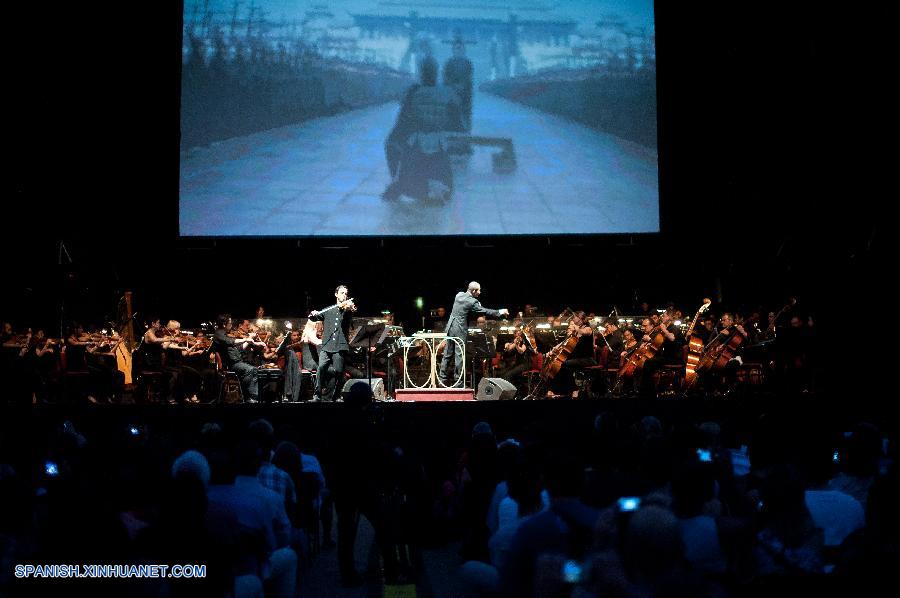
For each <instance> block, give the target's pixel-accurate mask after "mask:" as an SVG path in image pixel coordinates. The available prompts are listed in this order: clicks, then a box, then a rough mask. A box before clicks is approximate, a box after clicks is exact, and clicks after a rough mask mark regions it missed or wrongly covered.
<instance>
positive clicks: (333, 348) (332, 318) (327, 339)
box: [310, 307, 353, 353]
mask: <svg viewBox="0 0 900 598" xmlns="http://www.w3.org/2000/svg"><path fill="white" fill-rule="evenodd" d="M310 320H313V321H314V322H318V321H321V322H322V324H323V325H324V330H323V332H322V345H321V346H320V347H319V351H329V352H331V353H337V352H338V351H349V350H350V342H349V339H350V325H351V324H352V323H353V315H352V312H350V311H349V310H346V309H340V308H339V307H335V308H333V309H329V310H326V311H323V312H321V313H319V314H317V315H315V316H313V317H311V318H310Z"/></svg>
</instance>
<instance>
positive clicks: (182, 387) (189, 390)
mask: <svg viewBox="0 0 900 598" xmlns="http://www.w3.org/2000/svg"><path fill="white" fill-rule="evenodd" d="M165 334H166V338H168V339H169V340H167V341H164V342H163V345H162V347H163V351H165V356H166V358H165V365H164V370H165V371H167V372H171V373H172V376H173V377H174V379H175V392H174V395H173V396H172V397H170V399H169V403H171V404H174V403H192V404H195V405H196V404H197V403H199V402H200V398H199V397H198V396H197V395H198V394H199V393H200V389H201V384H202V382H203V377H202V375H201V374H200V372H199V371H197V370H196V369H195V368H194V367H193V366H192V365H190V363H189V362H188V358H189V357H193V356H196V355H199V354H203V353H206V351H205V349H197V348H196V347H195V346H194V345H195V344H196V341H192V340H191V339H188V338H186V337H185V336H184V335H183V334H182V333H181V323H180V322H179V321H177V320H169V322H168V323H167V324H166V328H165Z"/></svg>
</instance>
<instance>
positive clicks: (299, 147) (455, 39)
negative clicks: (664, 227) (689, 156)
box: [179, 0, 659, 237]
mask: <svg viewBox="0 0 900 598" xmlns="http://www.w3.org/2000/svg"><path fill="white" fill-rule="evenodd" d="M656 124H657V119H656V51H655V34H654V21H653V2H652V0H582V1H577V0H571V1H566V2H559V1H557V2H551V1H543V0H521V1H519V0H505V1H493V0H480V1H479V2H468V1H465V0H464V1H462V2H447V1H446V0H407V1H402V0H384V1H379V0H336V1H332V2H329V3H322V2H321V0H318V2H317V1H308V2H306V1H302V0H301V1H287V0H254V2H250V3H246V2H235V1H234V0H185V3H184V33H183V43H182V80H181V150H180V152H181V153H180V156H181V160H180V166H181V170H180V195H179V201H180V204H179V228H180V233H181V235H184V236H193V237H202V236H216V237H222V236H288V237H317V236H323V237H341V236H404V235H507V234H509V235H512V234H526V235H538V234H539V235H556V234H602V233H642V232H658V231H659V184H658V160H657V129H656Z"/></svg>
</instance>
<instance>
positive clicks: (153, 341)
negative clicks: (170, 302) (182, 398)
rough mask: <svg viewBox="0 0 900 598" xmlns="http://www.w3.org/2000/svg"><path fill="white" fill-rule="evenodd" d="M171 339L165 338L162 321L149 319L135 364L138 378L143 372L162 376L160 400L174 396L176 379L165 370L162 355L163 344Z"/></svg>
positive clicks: (173, 373)
mask: <svg viewBox="0 0 900 598" xmlns="http://www.w3.org/2000/svg"><path fill="white" fill-rule="evenodd" d="M171 340H172V339H171V337H169V336H166V333H165V329H164V328H163V325H162V321H161V320H160V319H159V318H158V317H156V316H151V317H150V324H149V326H148V328H147V331H146V332H144V336H143V338H142V339H141V344H140V347H139V350H138V356H137V359H136V362H135V363H136V364H138V376H139V377H140V376H141V373H143V372H155V373H159V374H161V376H162V383H163V388H164V389H165V391H164V396H163V397H162V400H164V401H165V400H169V399H172V398H173V397H174V396H175V384H176V382H177V378H176V376H175V372H174V371H173V370H169V369H166V367H165V362H164V359H163V354H164V353H165V351H164V349H163V344H165V343H167V342H169V341H171Z"/></svg>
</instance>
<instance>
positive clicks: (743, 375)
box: [0, 288, 814, 405]
mask: <svg viewBox="0 0 900 598" xmlns="http://www.w3.org/2000/svg"><path fill="white" fill-rule="evenodd" d="M346 295H347V293H346V289H345V288H339V291H338V292H337V293H335V298H336V299H337V302H336V303H335V304H334V305H332V306H330V307H327V308H324V309H322V310H319V311H314V312H312V313H311V314H310V315H309V316H308V317H307V318H285V319H283V320H279V319H270V318H266V317H265V312H264V310H263V309H262V308H260V309H258V310H257V312H256V314H255V315H256V316H257V317H256V318H255V319H250V318H244V319H239V320H236V322H238V325H237V326H236V327H234V326H233V324H232V320H231V318H230V317H226V318H224V319H223V317H220V319H219V321H218V326H217V327H215V329H214V328H213V327H212V326H211V325H209V324H204V325H202V326H198V327H195V328H193V329H190V330H184V329H183V328H182V325H181V323H180V322H179V321H178V320H174V319H172V320H168V321H167V323H166V325H163V324H162V320H160V319H159V318H157V317H155V316H153V317H150V318H148V319H149V321H148V322H147V324H146V326H145V330H144V332H143V334H142V335H140V336H136V337H135V338H137V339H138V342H137V343H136V346H134V347H131V346H129V343H127V342H126V339H125V338H124V337H123V334H121V329H120V330H117V329H116V327H115V326H111V327H109V328H99V329H98V328H90V329H85V327H83V326H81V325H80V324H77V323H72V325H71V326H70V329H69V330H70V331H69V334H68V335H67V336H66V337H65V338H62V339H59V338H51V337H48V336H47V334H46V333H45V331H44V330H43V329H37V330H36V331H32V329H31V328H29V327H23V328H22V329H16V328H15V327H14V326H13V323H12V322H10V321H6V322H3V324H2V330H0V337H2V349H3V359H2V367H3V369H4V373H9V372H13V373H14V372H19V373H21V375H20V376H18V377H17V378H16V382H15V384H14V391H13V395H14V396H16V397H19V399H20V400H22V401H23V402H31V403H49V402H53V401H56V400H63V399H70V400H82V399H83V400H86V401H87V402H89V403H113V402H119V401H121V400H122V397H123V396H124V395H125V394H126V392H125V391H126V385H125V383H124V380H125V379H131V378H132V377H133V379H134V384H133V385H132V384H129V385H128V389H131V388H132V387H134V388H135V389H137V390H135V391H133V392H132V393H131V394H132V396H133V397H134V400H135V401H136V402H160V403H166V404H172V405H193V404H208V403H215V402H216V400H217V398H218V397H220V393H219V390H220V389H219V387H220V385H221V384H222V372H223V371H226V370H227V371H233V372H235V373H236V374H237V376H238V377H239V379H240V381H241V384H242V388H243V396H244V397H245V400H246V401H247V402H253V401H256V400H258V398H259V395H260V386H261V385H262V383H263V379H265V380H267V381H271V380H275V381H276V382H277V384H276V386H273V388H274V389H275V390H274V391H273V392H270V393H267V395H273V396H272V397H270V398H269V399H267V400H272V401H277V402H290V403H296V402H305V401H308V400H310V399H312V398H321V397H325V398H326V400H329V399H330V398H335V397H338V396H339V394H338V393H339V391H340V389H341V388H342V387H343V382H344V381H345V380H347V379H349V378H353V377H360V376H361V375H362V374H361V372H365V371H366V358H367V355H366V353H367V352H368V351H371V352H372V358H373V359H374V360H375V361H376V363H377V364H378V367H377V368H373V369H377V370H383V371H380V372H378V375H379V376H383V377H385V378H386V380H385V382H386V383H389V386H390V388H388V393H387V394H388V396H391V393H392V392H393V391H394V390H395V389H396V388H397V387H400V386H401V385H402V384H404V383H405V382H404V380H405V377H404V375H403V370H404V368H405V367H406V364H405V363H404V359H403V351H400V350H398V343H397V341H398V340H402V338H404V337H406V332H405V331H404V330H403V329H402V327H398V326H394V325H393V324H388V320H387V319H385V318H383V317H381V316H375V317H366V316H362V315H360V316H357V306H356V304H355V303H354V300H353V299H352V298H349V297H347V296H346ZM715 307H716V306H715V305H712V301H711V300H709V299H705V300H704V301H703V303H702V305H701V308H700V309H699V310H698V311H697V312H696V313H693V315H691V312H690V311H688V310H685V312H682V311H681V310H679V309H676V308H675V307H674V306H671V305H670V306H667V307H666V308H665V309H658V310H654V309H652V308H651V307H650V306H649V305H648V306H647V308H646V309H648V311H649V313H647V314H646V315H645V316H642V315H640V314H636V315H633V316H631V315H624V314H619V313H618V310H615V309H614V311H613V312H611V313H610V315H609V316H607V317H602V316H599V317H598V316H596V315H595V314H594V313H586V312H585V311H575V310H571V309H568V308H567V309H566V310H563V312H561V313H559V314H550V315H540V313H539V311H540V310H538V309H537V308H535V307H534V306H533V305H531V304H529V305H527V306H526V308H527V309H523V310H522V311H519V312H518V317H512V316H510V315H509V312H508V310H502V311H503V313H502V314H501V313H497V314H495V315H496V316H498V319H496V320H490V319H488V320H486V319H484V318H483V317H481V318H480V319H479V320H478V321H477V322H476V321H475V319H474V315H475V314H473V319H472V321H470V322H469V325H471V326H473V328H471V329H469V330H468V335H469V337H470V339H469V340H470V341H471V339H472V338H474V337H473V335H481V337H482V339H486V340H487V341H488V342H487V344H485V343H484V341H482V342H481V345H479V346H482V345H484V346H487V347H489V348H490V349H489V350H490V351H491V352H492V353H489V354H488V355H487V356H486V357H485V356H484V355H481V354H480V353H479V355H478V361H477V363H476V362H475V361H474V357H473V361H472V363H469V364H466V365H465V367H464V368H462V369H464V370H466V371H465V373H464V378H465V380H464V382H463V384H464V385H466V386H467V387H470V388H472V387H474V386H475V385H476V384H477V381H478V378H480V377H482V376H494V377H498V378H503V379H505V380H508V381H509V382H511V383H512V384H513V385H515V386H516V388H517V389H518V392H517V395H516V396H517V398H519V399H532V400H534V399H547V398H554V397H563V396H565V397H570V398H628V397H649V398H654V397H659V396H674V395H679V396H706V397H716V396H728V395H730V394H732V393H733V392H734V391H735V390H736V389H739V388H741V387H742V385H743V386H746V385H747V384H757V385H759V384H790V385H793V386H792V387H793V388H797V389H804V388H807V387H808V386H809V383H810V373H809V370H810V367H811V366H810V361H811V356H810V355H811V352H810V348H809V339H810V338H811V336H812V333H813V325H814V324H813V321H812V319H811V318H809V317H808V316H807V317H802V316H800V315H799V311H798V310H797V308H796V300H795V299H792V300H791V302H789V303H788V305H786V306H785V307H782V308H781V309H773V310H771V311H765V310H762V309H757V310H752V311H748V312H746V313H734V312H730V311H719V315H715V314H714V313H713V310H714V309H715ZM638 311H640V309H636V310H635V312H638ZM433 312H434V313H437V309H435V310H433ZM386 313H389V312H386ZM444 313H446V310H444ZM683 313H684V314H685V315H686V316H687V317H682V314H683ZM335 315H337V320H335ZM390 318H393V314H390ZM392 321H393V320H392V319H391V322H392ZM374 322H381V323H383V324H385V325H390V327H391V328H392V329H393V330H392V334H391V335H389V336H390V337H391V338H388V340H387V342H386V344H385V346H380V345H379V346H377V347H375V346H372V347H368V349H366V348H358V347H352V346H349V345H348V343H349V341H350V339H352V338H353V336H354V333H355V330H356V329H357V328H358V327H359V326H361V325H365V324H370V325H371V324H372V323H374ZM438 324H439V326H441V327H443V326H444V325H445V324H444V323H443V322H442V321H441V322H438ZM459 329H460V330H463V331H465V330H466V329H465V327H464V324H463V326H460V327H459ZM326 330H327V331H328V335H330V337H329V338H328V339H323V332H325V331H326ZM422 332H429V331H422ZM433 332H434V333H438V332H443V331H442V330H435V331H433ZM457 334H466V333H465V332H457ZM337 337H339V338H338V339H337V340H338V341H339V342H337V343H335V339H336V338H337ZM326 340H330V341H331V344H330V345H329V347H328V348H327V349H326V350H325V351H324V352H323V350H322V346H323V343H324V342H325V341H326ZM345 345H347V346H345ZM444 346H445V345H444V344H443V343H442V344H441V345H440V346H439V347H438V348H437V350H438V351H440V349H441V348H442V347H444ZM117 352H118V353H125V352H127V353H128V354H129V360H128V361H127V365H128V366H129V370H128V371H122V370H123V368H122V363H121V360H118V362H117V360H116V353H117ZM413 353H415V352H413ZM438 355H439V357H440V353H439V354H438ZM342 360H343V361H346V364H344V363H339V364H338V363H336V362H338V361H342ZM323 361H324V363H325V366H326V369H325V370H323V369H322V363H323ZM411 363H412V362H411ZM416 363H418V362H416ZM413 365H415V364H413ZM317 370H318V372H319V373H321V372H322V371H325V372H326V375H325V376H317ZM260 372H263V373H266V374H267V375H266V376H261V375H260ZM75 374H84V376H81V377H79V376H76V375H75ZM14 377H15V376H14ZM258 379H259V382H258ZM76 380H79V382H78V384H81V386H82V387H83V388H80V390H78V392H72V390H71V388H67V387H74V385H75V384H76V382H75V381H76ZM583 381H586V383H585V382H583ZM314 391H315V395H313V392H314ZM73 397H74V399H73Z"/></svg>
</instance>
